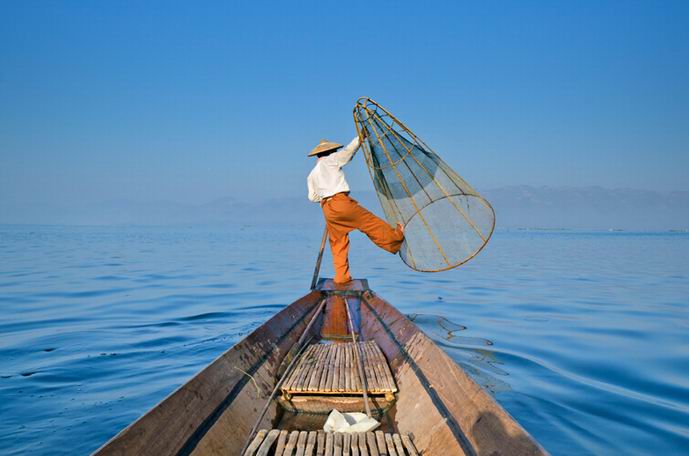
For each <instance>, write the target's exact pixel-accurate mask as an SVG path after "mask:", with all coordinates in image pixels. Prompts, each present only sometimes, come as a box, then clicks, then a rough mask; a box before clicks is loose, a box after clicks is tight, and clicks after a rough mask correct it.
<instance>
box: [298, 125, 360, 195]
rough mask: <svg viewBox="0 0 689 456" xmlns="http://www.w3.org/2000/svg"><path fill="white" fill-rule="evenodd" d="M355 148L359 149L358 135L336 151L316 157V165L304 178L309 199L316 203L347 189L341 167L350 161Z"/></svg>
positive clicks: (347, 185)
mask: <svg viewBox="0 0 689 456" xmlns="http://www.w3.org/2000/svg"><path fill="white" fill-rule="evenodd" d="M357 149H359V137H358V136H357V137H356V138H354V139H353V140H352V141H351V142H350V143H349V144H347V145H346V146H345V147H343V148H342V149H340V150H338V151H337V152H333V153H332V154H330V155H328V156H327V157H323V158H319V159H318V161H317V162H316V166H314V167H313V169H312V170H311V172H310V173H309V177H308V178H307V179H306V182H307V184H308V187H309V200H311V201H313V202H314V203H318V202H320V201H321V200H322V199H323V198H327V197H329V196H333V195H334V194H336V193H340V192H348V191H349V184H347V179H345V175H344V172H343V171H342V167H343V166H344V165H346V164H347V163H349V162H350V160H351V159H352V157H354V154H355V153H356V151H357Z"/></svg>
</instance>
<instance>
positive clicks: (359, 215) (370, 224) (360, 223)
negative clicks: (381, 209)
mask: <svg viewBox="0 0 689 456" xmlns="http://www.w3.org/2000/svg"><path fill="white" fill-rule="evenodd" d="M352 202H353V203H354V205H355V208H354V209H353V212H354V214H355V220H356V227H357V229H358V230H359V231H361V232H362V233H364V234H365V235H366V236H368V238H369V239H370V240H371V241H373V243H374V244H376V245H377V246H378V247H380V248H381V249H384V250H387V251H388V252H390V253H397V252H399V250H400V248H401V247H402V242H403V241H404V233H403V232H402V230H400V229H399V228H392V227H391V226H390V225H388V224H387V222H385V221H384V220H382V219H381V218H379V217H376V216H375V215H374V214H373V213H371V212H370V211H368V210H367V209H366V208H364V207H363V206H361V205H360V204H359V203H357V202H356V201H354V200H352Z"/></svg>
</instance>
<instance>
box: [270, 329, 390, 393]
mask: <svg viewBox="0 0 689 456" xmlns="http://www.w3.org/2000/svg"><path fill="white" fill-rule="evenodd" d="M357 352H358V353H357ZM356 356H361V359H362V362H363V365H364V374H365V377H366V384H367V385H368V388H367V393H369V394H386V393H388V394H389V393H394V392H396V391H397V387H396V386H395V381H394V380H393V377H392V373H391V372H390V367H389V366H388V363H387V360H386V359H385V356H383V353H382V352H381V351H380V347H378V345H377V344H376V342H375V341H372V340H369V341H366V342H358V350H357V345H355V344H354V342H345V343H327V344H313V345H311V346H309V347H308V348H307V349H306V351H305V352H304V353H303V354H302V355H301V359H300V360H299V363H298V364H297V367H296V368H295V369H294V370H293V371H292V373H291V374H290V375H289V376H288V377H287V380H286V381H285V382H284V383H283V385H282V391H283V393H289V394H363V387H362V386H361V380H360V378H359V373H358V370H357V369H358V368H357V362H356Z"/></svg>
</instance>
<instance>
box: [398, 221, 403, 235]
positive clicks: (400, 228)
mask: <svg viewBox="0 0 689 456" xmlns="http://www.w3.org/2000/svg"><path fill="white" fill-rule="evenodd" d="M397 229H398V230H399V231H400V233H402V235H403V236H404V225H402V224H401V223H398V224H397Z"/></svg>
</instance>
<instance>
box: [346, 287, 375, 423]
mask: <svg viewBox="0 0 689 456" xmlns="http://www.w3.org/2000/svg"><path fill="white" fill-rule="evenodd" d="M344 301H345V307H346V308H347V321H349V332H350V333H351V334H352V342H354V356H356V361H357V367H358V370H359V381H360V382H361V389H362V390H363V391H364V407H366V415H367V416H368V417H369V418H371V407H369V405H368V392H367V391H366V390H367V389H368V384H366V376H365V375H364V364H363V362H362V361H361V352H360V351H359V344H358V343H357V341H356V336H355V335H354V324H353V323H352V315H351V313H350V311H349V301H347V298H344Z"/></svg>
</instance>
